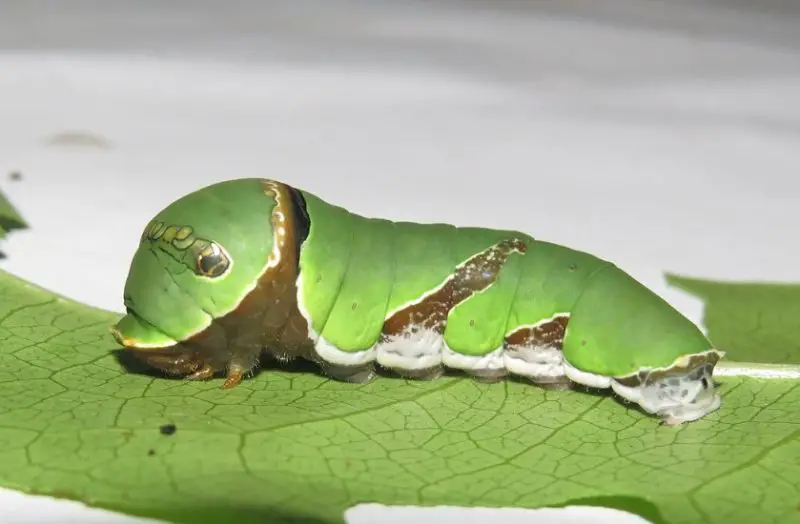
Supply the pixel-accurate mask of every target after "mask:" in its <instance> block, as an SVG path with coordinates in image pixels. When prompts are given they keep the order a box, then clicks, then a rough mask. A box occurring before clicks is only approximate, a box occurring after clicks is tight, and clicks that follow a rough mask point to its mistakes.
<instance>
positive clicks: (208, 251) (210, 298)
mask: <svg viewBox="0 0 800 524" xmlns="http://www.w3.org/2000/svg"><path fill="white" fill-rule="evenodd" d="M274 207H275V200H274V199H273V198H272V197H271V196H270V195H269V194H268V193H266V192H265V191H264V187H263V185H262V183H261V181H259V180H255V179H240V180H233V181H228V182H222V183H219V184H215V185H212V186H208V187H206V188H203V189H200V190H199V191H195V192H193V193H190V194H188V195H186V196H184V197H183V198H181V199H179V200H177V201H175V202H173V203H172V204H170V205H169V206H168V207H166V208H165V209H164V210H162V211H161V212H160V213H158V214H157V215H156V216H155V217H154V218H153V219H152V220H151V221H150V222H149V223H148V225H147V227H146V228H145V229H144V231H143V233H142V235H141V238H140V239H139V245H138V248H137V250H136V252H135V254H134V256H133V260H132V262H131V265H130V270H129V273H128V278H127V281H126V283H125V289H124V304H125V311H126V314H125V316H124V317H123V318H122V319H120V321H119V322H118V323H117V324H116V325H114V326H113V327H112V328H111V332H112V334H113V336H114V337H115V339H116V340H117V342H118V343H119V344H120V345H122V346H123V347H125V348H127V349H130V350H132V351H134V353H135V354H137V355H138V356H139V357H141V358H144V359H145V360H146V361H147V362H148V363H149V364H151V365H153V366H155V367H157V368H160V369H162V370H165V371H167V372H170V373H176V374H183V373H188V372H193V371H196V369H197V368H198V367H200V366H202V364H203V363H202V362H201V360H202V358H201V357H200V355H199V353H200V348H199V347H198V344H201V343H202V341H203V340H207V339H208V338H209V337H208V336H204V335H207V334H208V331H209V330H210V329H211V327H212V325H213V323H214V321H215V320H216V319H219V318H221V317H224V316H225V315H229V314H232V313H234V312H235V310H236V308H237V306H238V305H239V304H240V303H241V302H242V300H243V299H244V298H245V297H246V296H247V295H248V294H249V293H250V291H252V290H253V288H254V287H255V286H256V285H257V283H258V281H259V277H260V275H262V274H263V273H264V271H265V270H266V268H267V267H268V264H270V263H271V261H272V256H271V253H272V251H273V234H272V230H271V228H272V225H271V214H272V210H273V208H274ZM216 342H219V341H218V340H217V341H216Z"/></svg>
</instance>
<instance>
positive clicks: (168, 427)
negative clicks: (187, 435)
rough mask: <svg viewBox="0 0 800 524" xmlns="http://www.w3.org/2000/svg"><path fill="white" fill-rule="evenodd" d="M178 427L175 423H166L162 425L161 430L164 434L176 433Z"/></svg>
mask: <svg viewBox="0 0 800 524" xmlns="http://www.w3.org/2000/svg"><path fill="white" fill-rule="evenodd" d="M177 429H178V428H176V427H175V424H164V425H163V426H161V428H160V431H161V434H162V435H174V434H175V431H176V430H177Z"/></svg>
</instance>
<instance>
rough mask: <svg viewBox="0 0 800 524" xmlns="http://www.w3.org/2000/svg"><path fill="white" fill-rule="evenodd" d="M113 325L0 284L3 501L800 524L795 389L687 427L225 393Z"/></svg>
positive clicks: (506, 393)
mask: <svg viewBox="0 0 800 524" xmlns="http://www.w3.org/2000/svg"><path fill="white" fill-rule="evenodd" d="M116 318H117V315H116V314H112V313H109V312H105V311H101V310H97V309H92V308H90V307H87V306H84V305H81V304H77V303H75V302H72V301H69V300H66V299H64V298H61V297H58V296H56V295H53V294H52V293H49V292H47V291H45V290H42V289H40V288H38V287H35V286H33V285H31V284H28V283H26V282H23V281H21V280H19V279H17V278H15V277H14V276H12V275H9V274H7V273H3V272H0V363H1V364H2V367H0V485H2V486H4V487H10V488H14V489H18V490H22V491H25V492H33V493H41V494H50V495H53V496H57V497H68V498H73V499H78V500H82V501H85V502H87V503H88V504H91V505H94V506H100V507H105V508H109V509H115V510H118V511H124V512H128V513H131V514H135V515H143V516H149V517H155V518H162V519H167V520H171V521H174V522H181V523H184V522H185V523H190V522H191V523H208V524H216V523H223V522H233V521H234V519H236V520H237V521H240V522H245V523H247V522H253V523H255V522H259V523H263V522H276V523H283V522H319V523H329V522H330V523H337V522H342V519H343V517H342V515H343V512H344V510H345V509H346V508H348V507H350V506H352V505H354V504H357V503H360V502H378V503H384V504H402V505H441V504H449V505H460V506H471V505H479V506H518V507H541V506H548V505H549V506H563V505H569V504H573V503H574V504H593V505H594V504H602V505H606V506H609V507H615V508H619V509H625V510H628V511H632V512H636V513H638V514H640V515H642V516H644V517H645V518H648V519H650V520H651V521H652V522H654V523H669V524H689V523H692V524H697V523H712V524H716V523H720V524H733V523H745V522H757V523H759V524H769V523H777V524H783V523H786V524H789V523H792V522H797V518H798V515H799V513H798V507H797V505H798V502H800V482H799V481H800V409H798V406H800V387H798V381H797V380H784V379H773V380H765V379H751V378H742V377H722V378H721V379H720V382H721V383H722V392H723V395H724V401H723V406H722V409H721V410H720V411H718V412H716V413H714V414H711V415H709V416H708V417H707V418H705V419H703V420H700V421H697V422H694V423H691V424H686V425H682V426H678V427H670V426H662V425H660V424H659V422H658V420H656V419H654V418H652V417H648V416H645V415H643V414H642V413H641V412H639V411H638V410H636V409H634V408H632V407H631V406H630V405H623V404H621V403H620V402H618V401H617V400H616V399H615V398H614V397H611V396H608V395H603V394H598V393H590V392H584V391H571V392H570V391H546V390H543V389H540V388H537V387H534V386H532V385H530V384H527V383H525V382H522V381H507V382H500V383H496V384H479V383H476V382H474V381H472V380H469V379H466V378H458V377H448V378H443V379H441V380H438V381H432V382H413V381H406V380H401V379H396V378H388V377H384V378H379V379H377V380H375V381H374V382H372V383H370V384H367V385H352V384H344V383H339V382H335V381H330V380H326V379H324V378H322V377H320V376H318V375H317V374H315V373H314V372H313V371H311V370H309V369H303V368H300V369H274V368H268V369H265V370H263V372H262V373H260V374H259V375H257V376H256V377H254V378H252V379H249V380H246V381H245V382H244V383H243V384H242V385H240V386H239V387H236V388H233V389H231V390H221V389H220V387H219V386H220V382H221V381H218V380H215V381H212V382H208V383H197V382H188V381H181V380H172V379H166V378H162V377H160V376H157V375H152V374H148V372H146V371H145V370H143V369H141V368H139V369H137V368H135V367H134V366H132V365H131V364H130V363H128V362H127V361H126V360H125V358H124V357H123V356H121V355H120V354H118V353H117V352H116V350H117V349H118V347H117V346H116V344H115V343H114V342H113V339H112V338H111V336H110V335H109V332H108V325H109V324H111V323H112V322H113V321H114V320H115V319H116ZM786 320H787V322H791V321H792V319H789V318H787V319H786ZM164 424H174V425H175V427H176V428H177V430H176V431H175V433H174V434H171V435H164V434H162V433H161V432H160V431H159V428H160V426H162V425H164Z"/></svg>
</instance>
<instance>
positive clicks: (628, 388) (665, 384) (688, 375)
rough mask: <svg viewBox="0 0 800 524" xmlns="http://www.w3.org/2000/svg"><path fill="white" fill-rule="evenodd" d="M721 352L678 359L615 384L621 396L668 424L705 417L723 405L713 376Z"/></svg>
mask: <svg viewBox="0 0 800 524" xmlns="http://www.w3.org/2000/svg"><path fill="white" fill-rule="evenodd" d="M723 356H724V353H723V352H721V351H716V350H710V351H708V352H706V353H701V354H698V355H691V356H688V357H683V358H680V359H678V360H677V361H676V362H675V363H674V364H673V365H672V366H670V367H668V368H663V369H656V370H649V371H647V372H640V373H638V374H637V375H636V376H634V377H626V378H622V379H615V380H612V382H611V387H612V389H613V390H614V392H615V393H616V394H618V395H619V396H621V397H623V398H625V399H627V400H630V401H631V402H635V403H637V404H639V405H640V406H641V407H642V409H644V410H645V411H647V412H648V413H652V414H654V415H657V416H659V417H660V418H661V420H662V422H663V423H664V424H665V425H668V426H675V425H679V424H682V423H684V422H692V421H695V420H698V419H701V418H703V417H705V416H706V415H708V414H709V413H713V412H714V411H717V410H718V409H719V408H720V406H721V405H722V398H721V397H720V395H719V393H718V391H717V388H716V385H715V383H714V379H713V372H714V366H715V365H716V364H717V362H718V361H719V360H720V359H721V358H722V357H723Z"/></svg>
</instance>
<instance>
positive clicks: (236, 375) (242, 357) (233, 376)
mask: <svg viewBox="0 0 800 524" xmlns="http://www.w3.org/2000/svg"><path fill="white" fill-rule="evenodd" d="M260 355H261V346H256V345H249V346H240V347H239V348H237V351H236V352H235V354H234V355H233V356H232V357H231V359H230V361H229V362H228V373H227V377H226V379H225V382H224V383H223V384H222V388H223V389H230V388H233V387H236V386H238V385H239V384H240V383H241V382H242V380H244V377H245V375H247V374H248V373H250V371H252V370H253V369H254V368H255V367H256V366H257V365H258V357H259V356H260Z"/></svg>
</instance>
